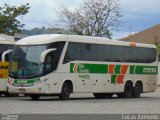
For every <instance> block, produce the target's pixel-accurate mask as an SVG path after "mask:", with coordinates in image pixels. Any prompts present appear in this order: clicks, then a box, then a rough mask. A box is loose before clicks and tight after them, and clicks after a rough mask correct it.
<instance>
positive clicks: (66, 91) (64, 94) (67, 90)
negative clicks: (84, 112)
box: [59, 82, 72, 100]
mask: <svg viewBox="0 0 160 120" xmlns="http://www.w3.org/2000/svg"><path fill="white" fill-rule="evenodd" d="M71 90H72V89H71V86H70V84H68V83H67V82H65V83H64V84H63V87H62V90H61V94H60V95H59V99H60V100H68V99H69V96H70V94H71Z"/></svg>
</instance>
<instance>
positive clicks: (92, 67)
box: [70, 63, 158, 74]
mask: <svg viewBox="0 0 160 120" xmlns="http://www.w3.org/2000/svg"><path fill="white" fill-rule="evenodd" d="M121 67H122V65H115V68H114V74H121ZM70 73H101V74H107V73H108V65H107V64H88V63H87V64H86V63H70ZM129 74H158V66H136V65H130V66H129Z"/></svg>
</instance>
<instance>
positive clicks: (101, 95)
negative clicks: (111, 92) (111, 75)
mask: <svg viewBox="0 0 160 120" xmlns="http://www.w3.org/2000/svg"><path fill="white" fill-rule="evenodd" d="M93 95H94V97H95V98H97V99H104V98H106V95H105V93H93Z"/></svg>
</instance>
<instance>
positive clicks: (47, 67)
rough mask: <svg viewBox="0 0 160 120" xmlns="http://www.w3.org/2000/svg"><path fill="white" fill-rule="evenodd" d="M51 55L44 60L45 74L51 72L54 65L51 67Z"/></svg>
mask: <svg viewBox="0 0 160 120" xmlns="http://www.w3.org/2000/svg"><path fill="white" fill-rule="evenodd" d="M52 54H53V53H52ZM52 54H51V53H49V54H48V55H47V56H46V59H45V73H49V72H51V71H53V67H54V65H53V56H52Z"/></svg>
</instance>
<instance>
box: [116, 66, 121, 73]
mask: <svg viewBox="0 0 160 120" xmlns="http://www.w3.org/2000/svg"><path fill="white" fill-rule="evenodd" d="M114 73H115V74H120V73H121V65H116V67H115V69H114Z"/></svg>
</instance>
